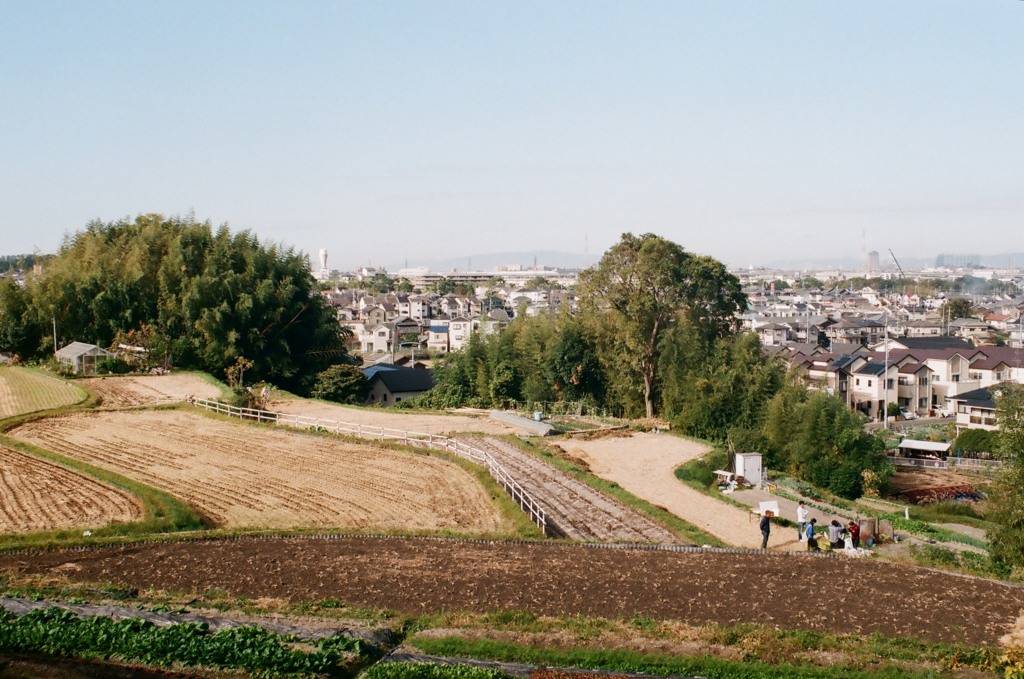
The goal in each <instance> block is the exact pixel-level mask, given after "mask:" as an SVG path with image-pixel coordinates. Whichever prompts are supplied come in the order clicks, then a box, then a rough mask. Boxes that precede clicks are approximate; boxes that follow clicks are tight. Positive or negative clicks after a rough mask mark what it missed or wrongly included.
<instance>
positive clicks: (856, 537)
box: [846, 521, 860, 549]
mask: <svg viewBox="0 0 1024 679" xmlns="http://www.w3.org/2000/svg"><path fill="white" fill-rule="evenodd" d="M846 530H847V531H848V532H849V534H850V542H852V543H853V548H854V549H858V548H859V547H860V524H859V523H857V522H856V521H851V522H850V525H849V526H847V528H846Z"/></svg>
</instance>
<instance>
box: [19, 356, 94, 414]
mask: <svg viewBox="0 0 1024 679" xmlns="http://www.w3.org/2000/svg"><path fill="white" fill-rule="evenodd" d="M85 397H86V394H85V392H84V391H82V390H81V389H79V388H78V387H76V386H74V385H72V384H69V383H67V382H65V381H63V380H59V379H57V378H55V377H50V376H48V375H44V374H42V373H38V372H36V371H34V370H29V369H28V368H18V367H13V366H5V367H0V419H4V418H6V417H14V416H15V415H25V414H27V413H34V412H36V411H39V410H49V409H51V408H60V407H61V406H67V405H73V404H75V403H79V402H80V401H83V400H85Z"/></svg>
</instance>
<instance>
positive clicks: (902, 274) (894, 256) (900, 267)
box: [889, 248, 907, 278]
mask: <svg viewBox="0 0 1024 679" xmlns="http://www.w3.org/2000/svg"><path fill="white" fill-rule="evenodd" d="M889 254H890V255H892V261H894V262H896V268H897V269H899V270H900V278H906V277H907V276H906V274H904V273H903V267H902V266H900V260H898V259H896V255H893V254H892V248H889Z"/></svg>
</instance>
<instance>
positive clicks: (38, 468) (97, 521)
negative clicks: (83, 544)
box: [0, 447, 142, 533]
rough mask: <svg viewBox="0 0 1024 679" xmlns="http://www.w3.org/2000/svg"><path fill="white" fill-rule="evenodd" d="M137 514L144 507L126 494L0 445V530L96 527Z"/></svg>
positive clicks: (138, 517)
mask: <svg viewBox="0 0 1024 679" xmlns="http://www.w3.org/2000/svg"><path fill="white" fill-rule="evenodd" d="M141 518H142V506H141V504H140V503H139V501H138V500H137V499H136V498H135V497H134V496H133V495H131V494H130V493H128V492H125V491H123V490H119V489H117V488H114V487H113V486H109V485H107V484H105V483H102V482H100V481H97V480H96V479H93V478H90V477H88V476H85V475H84V474H80V473H78V472H76V471H73V470H70V469H67V468H65V467H62V466H60V465H58V464H56V463H53V462H49V461H47V460H41V459H39V458H37V457H34V456H32V455H29V454H27V453H22V452H20V451H17V450H11V449H9V448H4V447H0V533H24V532H29V531H37V530H56V529H61V528H97V527H100V526H105V525H107V524H110V523H127V522H131V521H138V520H140V519H141Z"/></svg>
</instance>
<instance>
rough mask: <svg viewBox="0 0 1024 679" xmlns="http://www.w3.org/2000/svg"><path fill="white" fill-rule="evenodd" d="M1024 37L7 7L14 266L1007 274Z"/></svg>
mask: <svg viewBox="0 0 1024 679" xmlns="http://www.w3.org/2000/svg"><path fill="white" fill-rule="evenodd" d="M1021 35H1024V3H1020V2H1017V3H1012V2H1010V3H1007V2H1003V3H1000V2H991V3H977V2H975V3H965V2H953V1H951V0H908V1H906V2H901V3H880V2H861V3H822V2H815V1H811V0H776V1H775V2H771V3H765V2H761V1H757V0H723V1H722V2H715V3H676V2H668V1H664V2H654V1H648V2H641V3H639V4H630V5H624V4H621V3H611V2H597V3H582V2H565V3H544V2H539V1H526V2H517V3H500V2H499V3H484V4H480V3H471V2H468V1H464V2H425V3H415V4H409V3H397V2H389V1H386V0H384V1H381V2H375V3H326V2H312V3H300V4H297V5H295V4H287V5H286V4H284V3H280V2H261V3H250V2H242V1H240V0H239V1H225V2H217V3H204V2H196V1H192V2H188V1H184V2H174V3H170V2H151V3H124V2H114V1H112V0H97V2H91V3H75V2H70V1H60V2H58V1H46V0H41V1H39V2H32V3H16V2H7V3H4V21H3V22H0V55H2V59H0V75H2V77H3V81H4V83H5V97H4V101H3V103H2V104H0V110H2V111H3V120H4V122H5V124H4V125H3V126H0V154H2V156H3V158H4V159H5V162H4V163H3V166H2V169H0V198H2V200H0V236H2V244H0V250H3V251H5V252H10V253H12V254H14V253H18V254H20V253H31V252H32V251H33V249H34V248H35V247H39V248H40V249H41V250H42V251H43V252H53V251H55V250H56V248H57V246H58V245H59V243H60V240H61V238H62V236H63V235H64V234H65V233H70V232H75V231H77V230H80V229H81V228H83V227H84V226H85V225H86V224H87V223H88V222H89V221H90V220H92V219H100V220H102V221H114V220H117V219H120V218H123V217H125V216H128V217H134V216H135V215H137V214H141V213H148V212H158V213H161V214H164V215H168V216H170V215H183V214H189V213H194V214H195V215H196V218H197V219H199V220H201V221H206V220H209V221H210V222H212V223H213V224H214V225H219V224H221V223H225V222H226V223H228V224H230V226H231V228H232V229H239V230H241V229H248V230H251V231H252V232H253V233H255V234H256V235H257V236H258V237H259V238H260V239H261V240H263V241H273V242H279V243H283V244H285V245H289V246H294V247H295V248H296V249H297V250H301V251H303V252H305V253H307V254H309V255H310V257H311V259H312V260H313V261H314V262H315V261H316V258H317V252H318V250H319V249H320V248H326V249H327V250H328V252H329V254H330V265H331V268H337V269H353V268H356V267H359V266H367V265H377V266H379V265H381V264H382V263H384V262H391V263H394V262H406V261H407V262H408V265H409V266H410V267H416V266H422V264H421V262H426V261H434V260H441V259H446V258H451V257H461V258H471V257H473V256H474V255H473V254H472V253H474V252H475V253H488V252H518V251H523V250H530V249H531V248H533V249H543V250H546V251H556V252H566V253H576V254H578V255H579V256H581V257H584V258H585V259H587V260H589V261H590V262H594V261H596V260H597V258H598V257H600V255H601V253H603V252H604V251H605V250H607V248H608V247H610V246H611V245H613V244H614V243H615V242H616V241H617V240H618V239H619V236H620V235H621V234H622V233H624V232H627V231H628V232H632V233H636V234H639V233H646V232H651V233H656V234H659V235H661V236H664V237H666V238H669V239H671V240H673V241H675V242H677V243H679V244H680V245H682V246H683V247H685V248H686V249H687V250H689V251H692V252H696V253H700V254H708V255H711V256H714V257H716V258H718V259H720V260H722V261H723V262H725V263H726V264H728V265H730V266H733V267H746V266H751V265H753V266H759V265H765V264H766V263H768V262H772V261H783V260H786V261H808V262H810V261H814V260H815V259H818V258H821V257H822V253H827V255H826V257H827V258H832V259H847V260H863V259H864V258H865V253H866V251H871V250H876V251H878V252H879V253H880V258H881V260H882V261H883V262H887V261H888V249H889V248H892V250H893V251H894V252H895V253H896V255H897V257H899V258H900V259H901V261H902V260H903V259H904V258H906V259H907V260H911V259H914V258H925V259H927V258H933V259H934V257H935V256H936V255H937V254H939V253H943V252H949V253H957V252H979V253H981V254H985V253H999V252H1003V251H1013V250H1016V249H1019V243H1020V240H1019V236H1018V234H1019V233H1020V232H1021V226H1022V225H1024V192H1022V191H1021V190H1020V187H1021V186H1024V164H1022V163H1021V162H1020V159H1021V158H1022V157H1024V126H1022V125H1021V124H1020V121H1021V120H1022V119H1024V79H1022V78H1020V76H1019V66H1020V64H1022V63H1024V40H1021V39H1020V36H1021ZM979 234H980V235H982V236H983V238H979V237H978V236H979ZM510 263H511V262H510Z"/></svg>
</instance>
